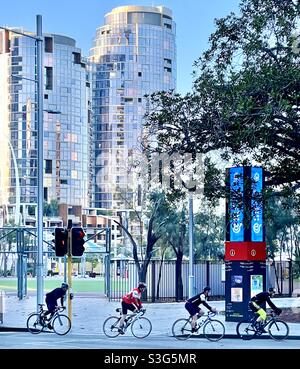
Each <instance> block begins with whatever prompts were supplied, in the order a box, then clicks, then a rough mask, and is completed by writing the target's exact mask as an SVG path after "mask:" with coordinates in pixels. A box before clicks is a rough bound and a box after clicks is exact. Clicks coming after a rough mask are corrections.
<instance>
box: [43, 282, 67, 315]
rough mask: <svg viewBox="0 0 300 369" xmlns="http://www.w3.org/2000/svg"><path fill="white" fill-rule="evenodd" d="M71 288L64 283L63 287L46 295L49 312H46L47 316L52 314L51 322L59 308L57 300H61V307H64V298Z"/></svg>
mask: <svg viewBox="0 0 300 369" xmlns="http://www.w3.org/2000/svg"><path fill="white" fill-rule="evenodd" d="M68 288H69V286H68V285H67V283H62V285H61V287H58V288H55V289H54V290H53V291H51V292H48V293H47V294H46V300H45V301H46V304H47V308H48V311H46V312H45V316H47V315H48V314H50V317H49V320H51V318H52V316H53V314H54V313H55V309H56V308H57V306H58V304H57V300H58V299H60V303H61V306H64V297H65V295H66V293H67V291H68Z"/></svg>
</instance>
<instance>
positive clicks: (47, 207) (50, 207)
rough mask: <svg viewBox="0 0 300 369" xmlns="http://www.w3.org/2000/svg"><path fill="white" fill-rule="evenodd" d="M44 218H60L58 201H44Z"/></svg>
mask: <svg viewBox="0 0 300 369" xmlns="http://www.w3.org/2000/svg"><path fill="white" fill-rule="evenodd" d="M44 216H47V217H55V216H58V201H57V200H55V199H52V200H50V203H48V202H46V201H44Z"/></svg>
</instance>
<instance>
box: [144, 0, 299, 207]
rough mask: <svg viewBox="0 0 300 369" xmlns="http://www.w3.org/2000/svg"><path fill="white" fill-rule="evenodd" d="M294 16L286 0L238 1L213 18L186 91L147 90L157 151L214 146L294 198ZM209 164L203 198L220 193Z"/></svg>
mask: <svg viewBox="0 0 300 369" xmlns="http://www.w3.org/2000/svg"><path fill="white" fill-rule="evenodd" d="M299 19H300V5H299V2H296V1H292V0H242V1H241V4H240V14H239V15H235V14H233V13H232V14H230V15H228V16H227V17H225V18H222V19H218V20H217V21H216V30H215V32H214V33H213V34H212V35H211V36H210V39H209V48H208V50H206V51H205V52H204V53H203V54H202V56H201V57H200V58H199V59H198V60H197V62H196V63H195V66H196V68H197V69H196V71H195V72H194V76H195V80H194V86H193V91H192V92H191V93H189V94H187V95H185V96H180V95H179V94H176V93H174V92H160V93H157V94H153V95H151V96H150V97H149V100H150V107H151V109H150V111H149V113H148V114H147V116H146V127H147V129H149V131H150V134H153V135H156V137H157V141H158V145H157V149H156V150H158V151H161V152H169V153H170V152H176V153H186V152H189V153H190V152H197V153H202V154H204V155H207V156H208V157H211V155H212V154H213V155H216V153H218V155H220V158H221V159H223V160H226V161H229V160H230V163H233V164H244V163H245V159H246V161H247V163H250V164H256V165H257V164H260V165H262V166H263V167H264V168H265V170H266V185H267V186H269V187H270V188H273V189H276V190H278V188H279V189H280V190H281V189H282V187H279V186H284V187H285V188H287V189H290V190H291V192H293V193H294V194H296V196H297V197H298V198H299V193H298V192H297V189H298V188H299V187H300V126H299V116H300V115H299V112H300V52H299V51H300V50H299V48H298V47H297V44H298V43H299V36H297V31H298V26H299ZM216 162H217V160H216ZM213 164H214V163H213V162H212V161H210V162H208V161H206V190H205V194H206V195H207V196H208V198H210V199H213V198H218V197H221V196H223V194H224V188H222V186H224V183H220V181H219V177H220V173H219V172H218V170H215V169H214V165H213ZM222 177H223V178H224V177H225V173H224V172H223V175H222ZM220 184H221V186H220ZM282 195H283V196H287V192H284V191H283V192H282ZM298 209H299V201H298Z"/></svg>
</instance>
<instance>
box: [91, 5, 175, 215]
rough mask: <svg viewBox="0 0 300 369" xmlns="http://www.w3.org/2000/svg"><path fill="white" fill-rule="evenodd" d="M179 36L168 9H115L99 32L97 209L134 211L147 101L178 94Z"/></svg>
mask: <svg viewBox="0 0 300 369" xmlns="http://www.w3.org/2000/svg"><path fill="white" fill-rule="evenodd" d="M175 35H176V29H175V23H174V21H173V20H172V12H171V10H169V9H167V8H164V7H139V6H125V7H118V8H115V9H113V10H112V11H111V12H110V13H108V14H106V16H105V24H104V25H103V26H102V27H100V28H98V29H97V31H96V37H95V39H94V44H93V47H92V49H91V50H90V57H89V60H90V61H91V66H92V77H91V79H92V111H93V138H94V142H93V149H94V153H93V157H94V162H93V184H94V186H93V193H92V204H93V206H94V207H97V208H104V209H120V208H128V207H131V206H129V203H131V204H132V201H133V198H134V196H133V195H134V192H136V185H135V183H134V180H133V177H132V175H131V174H130V173H129V171H128V162H130V160H131V159H132V157H133V155H134V152H135V150H136V149H137V147H138V144H139V137H140V136H141V133H142V120H143V116H144V114H145V111H146V108H147V101H146V99H145V97H144V96H145V95H146V94H150V93H152V92H155V91H162V90H165V91H167V90H170V89H175V87H176V42H175ZM124 198H126V201H124Z"/></svg>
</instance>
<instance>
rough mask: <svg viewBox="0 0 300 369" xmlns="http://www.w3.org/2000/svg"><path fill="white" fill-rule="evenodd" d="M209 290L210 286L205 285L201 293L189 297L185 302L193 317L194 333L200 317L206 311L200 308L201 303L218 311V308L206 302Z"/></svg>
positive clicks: (209, 308) (211, 309)
mask: <svg viewBox="0 0 300 369" xmlns="http://www.w3.org/2000/svg"><path fill="white" fill-rule="evenodd" d="M209 292H210V287H205V288H204V289H203V291H202V292H201V293H198V295H195V296H193V297H191V298H189V299H188V300H187V301H186V303H185V308H186V310H187V311H188V312H189V313H190V315H191V317H192V333H193V332H196V322H197V319H198V317H199V316H201V315H203V314H204V311H203V310H201V309H200V307H199V305H201V304H202V305H203V306H205V307H206V308H207V309H208V310H210V311H212V312H216V309H215V308H212V307H211V306H209V305H208V303H207V302H206V300H207V297H208V294H209Z"/></svg>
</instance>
